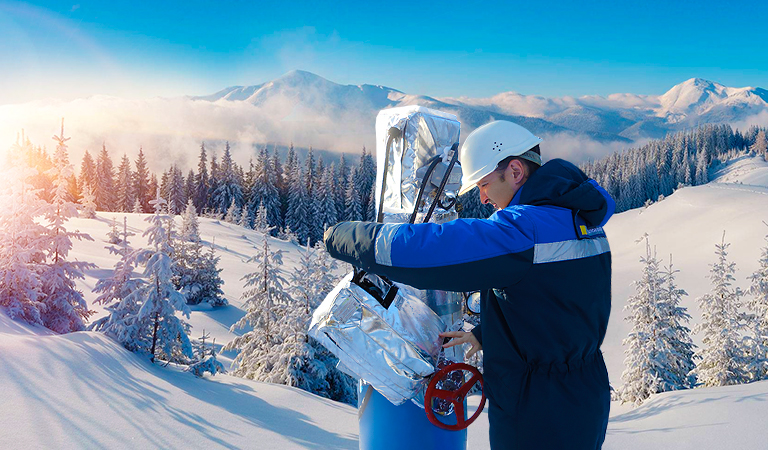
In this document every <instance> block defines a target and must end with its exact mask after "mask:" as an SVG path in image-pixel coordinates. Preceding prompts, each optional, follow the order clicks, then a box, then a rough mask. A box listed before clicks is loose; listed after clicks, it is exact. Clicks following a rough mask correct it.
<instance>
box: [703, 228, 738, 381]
mask: <svg viewBox="0 0 768 450" xmlns="http://www.w3.org/2000/svg"><path fill="white" fill-rule="evenodd" d="M729 246H730V244H726V243H725V233H723V240H722V242H721V243H720V244H718V245H715V249H716V251H715V254H716V255H717V258H718V260H717V262H716V263H715V264H713V265H712V269H711V271H710V275H709V279H710V280H712V291H711V292H710V293H708V294H705V295H704V296H702V297H699V299H698V301H699V306H700V308H701V323H699V324H697V325H696V326H695V327H694V333H703V334H704V338H703V343H704V345H703V347H702V348H701V349H700V350H699V351H698V352H697V353H696V356H697V357H698V358H699V359H700V361H699V363H698V365H697V366H696V368H695V369H694V370H693V374H694V375H696V377H697V378H698V381H699V383H701V384H703V385H704V386H707V387H709V386H727V385H732V384H740V383H744V382H746V381H747V380H748V375H747V373H746V372H745V365H746V359H745V358H746V355H745V348H744V339H743V337H742V335H741V329H742V326H741V324H740V322H739V314H740V313H739V308H740V307H741V298H742V296H743V293H742V291H741V289H739V288H738V287H736V288H735V289H734V288H733V287H732V284H733V281H734V280H735V278H734V276H733V274H734V273H735V272H736V264H735V263H732V262H729V261H728V247H729Z"/></svg>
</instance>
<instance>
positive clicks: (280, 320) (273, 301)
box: [224, 236, 290, 384]
mask: <svg viewBox="0 0 768 450" xmlns="http://www.w3.org/2000/svg"><path fill="white" fill-rule="evenodd" d="M282 254H283V252H282V251H281V250H277V251H272V250H271V249H270V248H269V238H268V237H267V236H264V244H263V246H262V247H261V250H260V251H259V252H258V254H256V255H255V256H253V257H252V258H251V259H249V260H248V262H249V263H251V262H255V263H256V264H257V266H256V270H255V271H254V272H252V273H250V274H248V275H246V276H245V277H243V280H244V281H245V288H246V290H245V291H244V292H243V296H242V299H243V300H244V304H243V306H244V308H245V310H246V313H245V316H243V317H242V318H241V319H240V320H238V321H237V322H236V323H235V324H234V325H232V328H231V329H230V331H232V332H235V331H236V330H240V329H244V328H246V327H252V329H251V330H250V331H247V332H245V333H244V334H243V335H241V336H238V337H236V338H235V339H233V340H232V341H230V342H229V343H227V344H226V345H225V346H224V350H237V351H238V354H237V356H236V357H235V359H234V360H233V361H232V373H233V374H234V375H237V376H240V377H244V378H248V379H252V380H257V381H266V382H271V383H277V384H290V380H289V378H288V373H287V369H288V367H289V365H288V364H287V361H286V360H285V359H284V355H283V354H282V351H281V350H282V348H281V345H282V344H283V336H284V334H285V331H284V328H285V327H286V325H287V321H285V320H284V318H285V315H286V309H287V307H288V302H289V297H288V294H287V293H286V288H285V283H286V281H285V278H284V276H283V270H282V268H281V266H282V264H283V260H282Z"/></svg>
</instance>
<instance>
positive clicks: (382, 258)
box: [375, 223, 400, 267]
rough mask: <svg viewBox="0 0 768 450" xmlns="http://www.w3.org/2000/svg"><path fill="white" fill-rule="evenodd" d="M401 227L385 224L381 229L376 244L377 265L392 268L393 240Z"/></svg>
mask: <svg viewBox="0 0 768 450" xmlns="http://www.w3.org/2000/svg"><path fill="white" fill-rule="evenodd" d="M399 226H400V224H395V223H385V224H384V225H382V227H381V228H380V229H379V233H378V234H377V235H376V243H375V252H376V264H380V265H382V266H390V267H391V266H392V240H393V239H394V238H395V233H397V228H398V227H399Z"/></svg>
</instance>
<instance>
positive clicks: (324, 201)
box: [316, 165, 339, 241]
mask: <svg viewBox="0 0 768 450" xmlns="http://www.w3.org/2000/svg"><path fill="white" fill-rule="evenodd" d="M334 169H335V168H334V166H333V165H331V167H330V168H328V169H327V170H325V172H324V173H323V179H322V181H321V182H320V186H319V189H318V193H317V195H318V197H319V202H318V211H317V218H316V221H317V223H319V224H320V225H321V229H320V234H319V236H318V237H317V239H316V241H322V240H323V233H324V232H325V229H326V228H327V227H331V226H333V225H336V224H337V223H338V222H339V218H338V215H337V214H336V194H335V192H334V191H335V188H336V186H335V183H334V179H333V176H334V172H335V170H334Z"/></svg>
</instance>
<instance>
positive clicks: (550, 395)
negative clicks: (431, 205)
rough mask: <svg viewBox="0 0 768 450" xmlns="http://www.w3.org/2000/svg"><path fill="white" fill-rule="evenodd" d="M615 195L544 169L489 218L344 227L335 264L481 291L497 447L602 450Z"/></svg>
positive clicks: (553, 164) (338, 229)
mask: <svg viewBox="0 0 768 450" xmlns="http://www.w3.org/2000/svg"><path fill="white" fill-rule="evenodd" d="M614 207H615V204H614V202H613V200H612V199H611V197H610V196H609V195H608V193H607V192H606V191H605V190H604V189H603V188H601V187H600V186H599V185H598V184H597V183H596V182H595V181H594V180H590V179H588V178H587V177H586V175H585V174H584V173H583V172H582V171H581V170H579V169H578V168H577V167H576V166H574V165H573V164H571V163H569V162H566V161H563V160H558V159H555V160H552V161H550V162H548V163H546V164H545V165H543V166H542V167H541V168H539V169H538V170H537V171H536V172H535V173H534V174H533V175H532V176H531V177H530V178H529V179H528V181H526V183H525V184H524V185H523V186H522V188H521V189H520V190H519V191H518V192H517V194H516V195H515V197H514V198H513V200H512V202H511V203H510V205H509V206H507V207H506V208H504V209H503V210H500V211H497V212H496V213H494V214H493V216H491V217H490V218H489V219H485V220H481V219H458V220H454V221H452V222H448V223H445V224H441V225H438V224H415V225H411V224H378V223H366V222H344V223H340V224H337V225H336V226H334V227H333V228H331V229H329V230H328V232H327V233H326V239H325V242H326V247H327V248H328V251H329V252H330V254H331V256H333V257H335V258H338V259H341V260H343V261H346V262H349V263H351V264H354V265H356V266H358V267H362V268H363V269H365V270H367V271H369V272H372V273H377V274H381V275H386V276H387V277H389V278H390V279H392V280H395V281H398V282H402V283H405V284H408V285H411V286H414V287H417V288H420V289H435V290H449V291H465V292H466V291H475V290H482V291H483V293H482V296H481V307H482V315H481V325H480V327H478V328H475V330H473V333H474V334H475V336H477V338H478V340H480V342H481V343H482V345H483V359H484V361H483V366H484V378H485V383H486V391H487V394H488V397H489V400H490V403H489V408H490V410H489V420H490V425H491V429H490V434H491V436H490V438H491V446H492V448H494V449H501V448H511V449H534V448H535V449H539V448H541V449H590V450H591V449H596V448H600V447H601V445H602V442H603V440H604V439H605V430H606V427H607V424H608V410H609V407H610V394H609V385H608V372H607V370H606V368H605V362H604V361H603V357H602V353H601V352H600V345H601V344H602V342H603V338H604V337H605V331H606V327H607V325H608V315H609V313H610V303H611V254H610V249H609V246H608V240H607V238H606V236H605V234H604V232H603V230H602V226H603V225H605V223H606V222H607V221H608V219H609V218H610V217H611V215H612V214H613V211H614Z"/></svg>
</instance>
